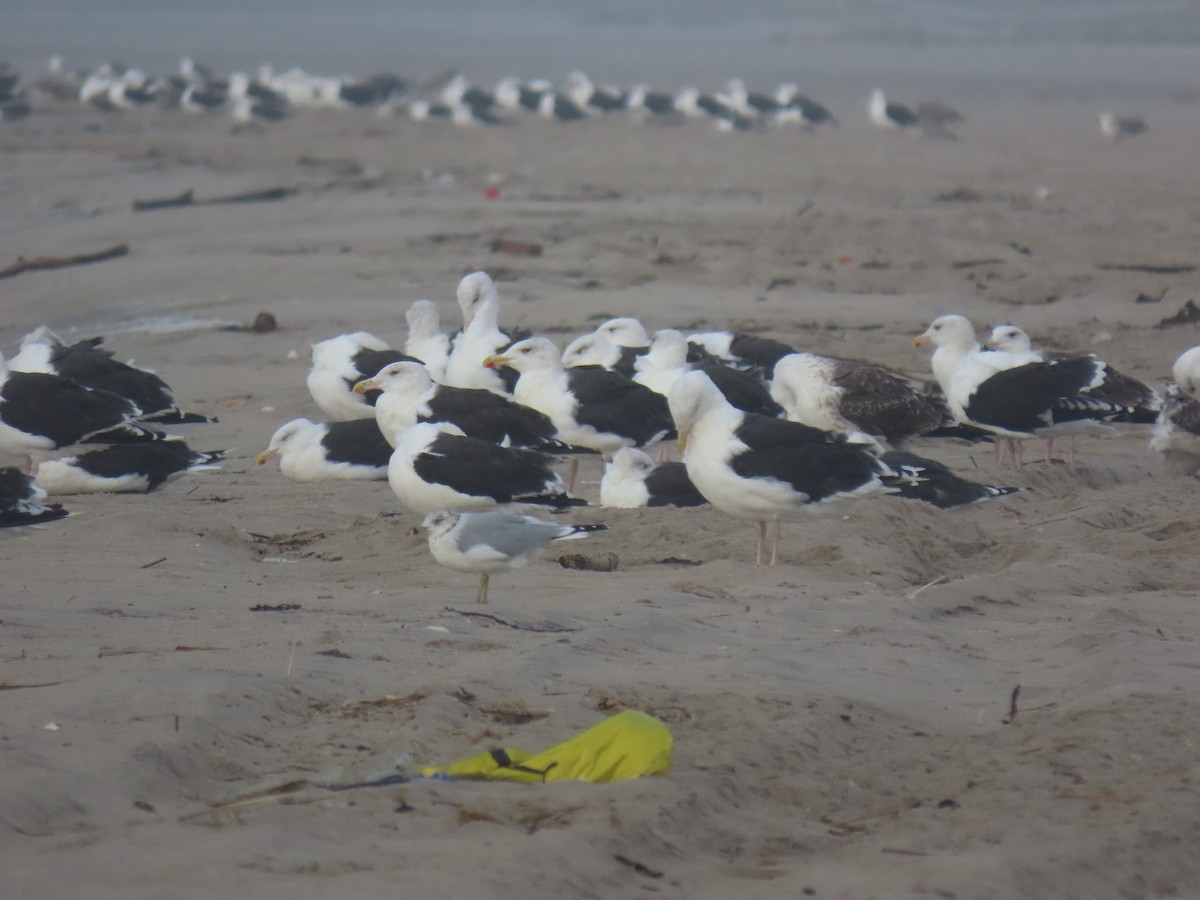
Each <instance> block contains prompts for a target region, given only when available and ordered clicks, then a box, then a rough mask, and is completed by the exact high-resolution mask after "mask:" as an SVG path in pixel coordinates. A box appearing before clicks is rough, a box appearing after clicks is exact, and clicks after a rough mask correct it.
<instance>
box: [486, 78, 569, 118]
mask: <svg viewBox="0 0 1200 900" xmlns="http://www.w3.org/2000/svg"><path fill="white" fill-rule="evenodd" d="M553 90H554V85H553V84H552V83H551V82H549V81H547V80H546V79H544V78H535V79H534V80H532V81H528V82H522V81H521V79H519V78H514V77H512V76H509V77H507V78H501V79H500V80H499V81H498V82H496V88H495V90H494V92H493V95H494V96H495V98H496V103H497V104H499V105H500V106H501V107H502V108H503V109H507V110H509V111H510V112H522V111H524V112H537V111H538V108H539V106H540V105H541V101H542V95H543V94H545V93H547V92H552V91H553Z"/></svg>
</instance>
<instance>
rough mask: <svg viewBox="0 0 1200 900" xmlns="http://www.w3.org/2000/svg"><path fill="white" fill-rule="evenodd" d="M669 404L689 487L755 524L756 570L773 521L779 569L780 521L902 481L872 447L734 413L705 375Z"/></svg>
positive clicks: (688, 382)
mask: <svg viewBox="0 0 1200 900" xmlns="http://www.w3.org/2000/svg"><path fill="white" fill-rule="evenodd" d="M669 401H670V405H671V413H672V415H673V416H674V418H675V424H676V426H677V428H678V429H679V444H680V448H681V450H682V452H683V462H684V465H685V466H686V467H687V473H688V476H689V477H690V478H691V479H692V483H693V484H695V486H696V488H697V489H698V490H699V491H700V493H701V494H703V495H704V497H705V498H707V500H708V501H709V502H710V503H711V504H712V505H713V506H715V507H716V508H717V509H719V510H721V511H722V512H725V513H727V514H729V515H731V516H735V517H737V518H741V519H752V520H755V521H757V522H758V552H757V556H756V560H755V565H762V564H763V561H764V557H765V553H764V550H765V549H766V540H767V538H766V536H767V523H768V522H774V524H775V529H774V531H775V535H774V540H773V542H772V547H771V552H770V557H769V559H767V564H768V565H774V564H775V562H776V559H777V557H778V551H779V521H780V519H781V518H784V517H791V516H797V515H813V514H818V513H822V512H827V511H841V510H843V509H844V508H845V507H846V505H847V504H848V503H849V501H852V500H858V499H861V498H863V497H868V496H871V495H873V494H877V493H880V492H882V491H886V490H888V489H889V485H890V484H891V483H893V482H895V481H897V480H899V479H900V477H901V476H899V475H898V474H897V473H896V472H895V471H893V470H892V469H891V468H890V467H889V466H887V465H885V464H884V463H883V462H881V461H880V460H879V459H878V458H877V456H876V455H875V447H874V445H871V444H859V443H851V442H849V441H847V440H846V439H845V438H844V437H842V436H840V435H833V434H830V433H828V432H825V431H821V430H819V429H816V428H810V427H809V426H807V425H801V424H800V423H799V422H789V421H787V420H786V419H771V418H766V417H764V416H757V415H754V414H752V413H744V412H742V411H741V410H738V409H735V408H734V407H733V406H731V405H730V404H729V402H728V401H727V400H726V399H725V398H724V396H722V394H721V392H720V391H719V390H718V389H717V386H716V385H715V384H713V382H712V380H711V379H710V378H709V377H708V376H707V375H706V374H704V373H703V372H689V373H688V374H687V375H684V376H683V377H682V378H680V379H679V380H678V381H677V382H676V383H675V386H674V387H673V388H672V389H671V395H670V397H669Z"/></svg>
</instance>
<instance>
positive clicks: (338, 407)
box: [307, 331, 413, 422]
mask: <svg viewBox="0 0 1200 900" xmlns="http://www.w3.org/2000/svg"><path fill="white" fill-rule="evenodd" d="M405 361H409V362H411V361H413V359H412V357H411V356H408V355H407V354H404V353H401V352H400V351H399V350H393V349H392V348H391V347H389V346H388V345H387V342H386V341H383V340H381V339H380V338H377V337H375V335H373V334H370V333H368V332H366V331H356V332H354V333H352V334H340V335H338V336H337V337H333V338H329V339H328V340H324V341H319V342H318V343H316V344H313V345H312V367H311V368H310V369H309V371H308V379H307V383H308V392H309V394H311V395H312V398H313V402H314V403H316V404H317V406H318V407H319V408H320V410H321V411H322V412H323V413H325V415H327V416H329V418H330V419H332V420H333V421H334V422H349V421H351V420H353V419H374V418H375V410H374V409H373V406H374V403H375V401H376V400H377V399H379V394H378V393H374V392H370V391H368V392H367V393H363V394H359V393H355V391H354V386H355V385H356V384H358V383H359V382H360V381H362V380H363V379H364V378H370V377H371V376H372V375H374V374H375V373H376V372H378V371H379V370H380V369H382V368H383V367H384V366H386V365H388V364H389V363H394V362H405Z"/></svg>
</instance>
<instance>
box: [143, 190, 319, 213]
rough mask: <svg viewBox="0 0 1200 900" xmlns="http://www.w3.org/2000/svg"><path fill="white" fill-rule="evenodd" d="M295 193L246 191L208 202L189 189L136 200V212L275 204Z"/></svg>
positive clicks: (290, 191) (289, 191) (291, 191)
mask: <svg viewBox="0 0 1200 900" xmlns="http://www.w3.org/2000/svg"><path fill="white" fill-rule="evenodd" d="M293 193H295V191H293V190H292V188H286V187H276V188H267V189H266V190H262V191H245V192H242V193H238V194H227V195H225V196H221V197H212V198H210V199H208V200H197V199H196V196H195V191H194V189H192V188H188V189H187V190H186V191H184V192H183V193H182V194H176V195H175V196H173V197H159V198H156V199H152V200H134V201H133V204H132V205H133V211H134V212H153V211H154V210H156V209H178V208H179V207H184V206H219V205H222V204H226V203H273V202H275V201H277V200H283V199H285V198H286V197H288V196H290V195H291V194H293Z"/></svg>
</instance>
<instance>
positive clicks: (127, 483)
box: [37, 441, 225, 494]
mask: <svg viewBox="0 0 1200 900" xmlns="http://www.w3.org/2000/svg"><path fill="white" fill-rule="evenodd" d="M224 456H225V451H223V450H210V451H207V452H203V453H201V452H198V451H196V450H193V449H192V448H191V447H189V446H188V445H187V444H186V443H184V442H183V441H156V442H154V443H153V444H118V445H115V446H112V447H105V448H103V449H101V450H91V451H89V452H87V453H81V454H78V455H76V456H65V457H62V458H60V459H51V460H47V461H45V462H43V463H40V464H39V465H38V470H37V477H38V483H39V484H40V485H41V486H42V487H43V488H45V489H46V492H47V493H48V494H94V493H149V492H150V491H152V490H154V489H155V488H157V487H159V486H161V485H162V484H164V483H165V482H167V481H168V480H171V479H174V478H178V477H180V476H181V475H183V474H185V473H187V472H208V471H212V470H215V469H218V468H220V466H218V465H217V463H218V462H220V461H221V460H222V459H223V458H224Z"/></svg>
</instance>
